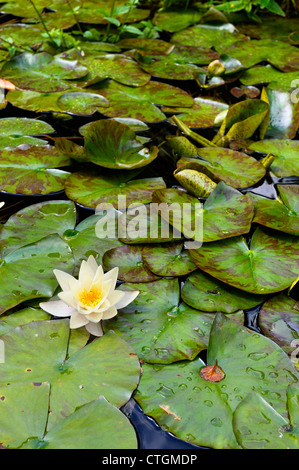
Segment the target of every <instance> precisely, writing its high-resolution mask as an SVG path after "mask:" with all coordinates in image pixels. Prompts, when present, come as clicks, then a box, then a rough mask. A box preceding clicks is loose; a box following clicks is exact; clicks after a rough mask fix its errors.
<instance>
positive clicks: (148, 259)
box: [142, 243, 197, 276]
mask: <svg viewBox="0 0 299 470" xmlns="http://www.w3.org/2000/svg"><path fill="white" fill-rule="evenodd" d="M142 260H143V262H144V263H145V265H146V266H147V267H148V268H149V269H150V270H151V271H152V272H153V273H155V274H157V275H159V276H184V275H186V274H189V273H190V272H191V271H194V270H195V269H197V267H196V265H195V264H194V262H193V260H192V258H191V256H190V254H189V251H188V250H184V249H183V243H162V244H160V245H159V244H155V245H153V246H152V245H150V246H144V247H143V249H142Z"/></svg>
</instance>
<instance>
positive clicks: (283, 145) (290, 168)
mask: <svg viewBox="0 0 299 470" xmlns="http://www.w3.org/2000/svg"><path fill="white" fill-rule="evenodd" d="M249 149H251V150H255V151H257V152H261V153H265V154H268V153H272V154H273V155H275V159H274V161H273V163H272V164H271V167H270V169H271V172H273V173H274V175H276V176H292V175H294V176H295V175H298V174H299V165H298V149H299V142H298V141H297V140H289V139H286V140H284V139H268V140H261V141H259V142H254V143H252V144H250V146H249Z"/></svg>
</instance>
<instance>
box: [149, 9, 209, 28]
mask: <svg viewBox="0 0 299 470" xmlns="http://www.w3.org/2000/svg"><path fill="white" fill-rule="evenodd" d="M170 5H171V4H170ZM202 16H203V13H202V12H200V11H198V10H196V9H192V8H184V9H182V8H178V7H177V8H175V7H169V8H162V9H160V10H158V11H157V12H156V13H155V16H154V18H153V23H154V24H155V25H156V26H158V27H159V28H161V29H164V30H166V31H171V32H175V31H180V30H182V29H185V28H187V27H188V26H190V25H192V24H195V23H198V22H199V21H200V20H201V18H202Z"/></svg>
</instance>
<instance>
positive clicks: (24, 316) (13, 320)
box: [0, 307, 51, 336]
mask: <svg viewBox="0 0 299 470" xmlns="http://www.w3.org/2000/svg"><path fill="white" fill-rule="evenodd" d="M50 318H51V315H49V314H48V313H46V312H44V310H42V309H41V308H33V307H25V308H22V309H21V310H18V311H17V312H15V311H14V310H13V311H7V312H6V313H5V314H3V315H1V318H0V336H1V335H4V334H6V333H7V332H8V331H9V330H12V329H13V328H16V327H17V326H19V325H26V324H27V323H31V322H32V321H41V320H49V319H50Z"/></svg>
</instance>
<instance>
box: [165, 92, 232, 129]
mask: <svg viewBox="0 0 299 470" xmlns="http://www.w3.org/2000/svg"><path fill="white" fill-rule="evenodd" d="M228 107H229V106H228V105H227V104H226V103H223V102H221V101H216V100H212V99H208V98H201V97H196V98H194V104H193V106H192V107H191V108H187V109H186V108H177V107H176V108H174V107H169V106H162V111H163V113H179V114H178V117H179V118H180V120H181V121H182V122H183V123H184V124H186V126H188V127H192V128H205V127H212V126H214V125H215V118H216V116H218V114H219V113H221V112H222V111H225V110H227V109H228Z"/></svg>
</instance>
